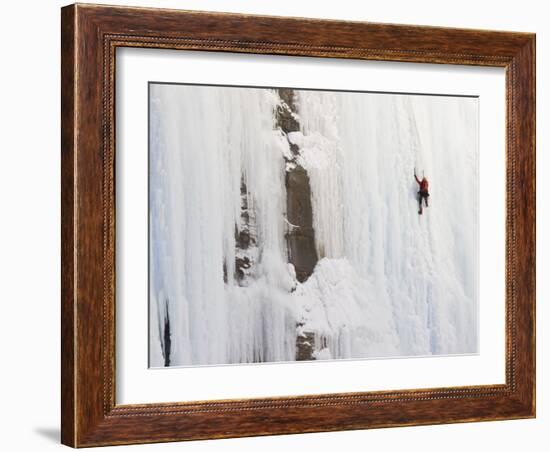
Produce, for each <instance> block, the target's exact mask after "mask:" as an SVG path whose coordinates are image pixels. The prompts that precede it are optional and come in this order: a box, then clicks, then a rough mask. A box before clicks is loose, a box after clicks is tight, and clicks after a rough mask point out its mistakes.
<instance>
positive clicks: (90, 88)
mask: <svg viewBox="0 0 550 452" xmlns="http://www.w3.org/2000/svg"><path fill="white" fill-rule="evenodd" d="M145 11H149V12H151V15H152V16H155V17H152V18H151V19H152V20H151V23H152V22H153V19H155V20H157V22H155V23H153V24H152V25H150V24H149V23H148V22H147V21H146V23H143V21H140V20H138V18H137V17H136V13H137V12H136V11H134V10H133V9H131V8H129V9H124V10H123V9H121V8H117V7H114V8H113V7H104V6H100V5H71V6H67V7H65V8H62V27H61V35H62V52H61V53H62V68H61V73H62V104H61V105H62V108H61V114H62V139H61V146H62V149H61V154H62V157H61V161H62V164H61V166H62V173H61V174H62V195H61V202H62V249H61V256H62V262H61V263H62V268H61V269H62V272H61V287H62V309H61V314H62V322H61V327H62V343H61V352H62V364H61V374H62V442H63V444H66V445H68V446H72V447H87V446H96V445H115V444H136V443H144V442H147V443H149V442H165V441H181V440H190V439H194V440H196V439H207V438H209V439H214V438H225V437H240V436H258V435H266V434H270V435H273V434H288V433H298V432H300V433H305V432H313V431H334V430H349V429H357V428H360V429H363V428H376V427H389V426H403V425H425V424H439V423H448V422H466V421H481V420H497V419H514V418H515V419H518V418H525V417H533V416H534V403H535V395H534V389H535V388H534V383H535V375H534V372H535V370H534V369H535V361H534V318H535V312H534V303H535V293H534V287H535V281H534V275H535V267H534V265H535V260H534V259H535V248H534V245H535V230H534V227H535V226H534V224H533V223H531V221H533V222H534V217H535V211H534V208H535V205H534V203H535V179H534V170H535V150H534V149H535V148H534V133H535V130H534V105H535V103H534V87H535V80H534V77H535V74H534V60H535V51H534V48H535V42H534V35H529V34H522V35H521V36H517V35H516V34H512V33H504V34H498V36H497V34H493V32H483V36H485V37H486V35H487V36H489V37H491V39H492V40H491V42H493V41H495V42H497V43H499V42H500V41H501V40H503V43H501V44H499V47H498V49H497V50H495V55H497V56H498V60H497V59H494V60H487V59H484V58H485V56H486V55H485V53H483V55H482V56H483V58H482V59H481V60H480V61H479V62H478V61H477V60H476V61H474V60H471V59H468V58H470V57H469V56H468V55H463V54H460V55H459V54H457V55H455V56H456V59H453V60H450V59H449V58H450V57H436V56H434V55H435V54H433V55H432V53H431V51H426V52H422V54H421V55H420V56H415V57H414V58H413V57H408V56H406V55H407V52H409V53H411V52H412V53H411V55H412V54H413V53H414V55H416V54H417V52H416V51H414V50H411V51H409V50H407V48H406V47H407V46H405V50H402V51H401V50H400V51H399V53H394V52H395V51H393V50H391V49H390V50H384V49H383V48H382V50H380V52H382V53H383V54H386V53H387V55H389V57H388V58H385V59H389V60H392V61H405V60H410V61H412V60H413V59H414V60H415V61H420V62H434V59H437V62H443V63H447V64H460V63H459V62H462V63H463V64H475V65H485V64H486V65H489V66H507V65H508V63H510V62H511V60H514V63H515V67H517V69H519V70H518V72H517V73H516V74H519V75H520V77H518V79H517V88H518V89H517V91H516V92H515V95H514V97H515V98H516V99H517V101H518V104H521V105H520V106H518V108H517V117H516V121H515V122H514V125H513V128H514V130H515V136H514V140H513V141H514V142H515V145H516V146H515V148H516V149H518V151H519V154H520V155H519V156H518V160H519V161H518V166H517V167H516V168H515V169H514V171H513V172H514V174H515V177H516V178H517V179H516V180H518V181H519V182H520V185H519V186H518V190H517V191H518V192H519V193H516V194H515V200H516V201H517V203H516V213H517V214H516V216H515V217H514V218H515V224H516V225H517V226H516V227H517V230H518V233H519V234H518V238H519V240H518V243H519V244H523V246H524V247H525V248H524V251H523V252H520V253H519V256H518V257H519V259H518V260H517V263H518V265H517V270H518V274H517V276H516V277H515V280H516V283H517V286H518V294H519V297H518V298H519V300H518V310H519V311H520V315H519V316H518V317H519V318H518V325H519V326H521V329H520V330H519V331H518V333H519V334H518V345H520V347H521V346H524V347H526V348H527V349H528V351H529V352H528V353H527V352H526V350H525V349H524V350H522V349H521V348H520V349H519V350H518V351H519V353H518V358H520V359H519V362H518V371H519V372H518V374H519V375H521V381H522V383H521V384H519V385H518V391H517V392H516V393H515V394H512V395H511V396H510V394H508V393H507V394H503V395H502V396H498V397H497V396H494V397H495V399H494V405H493V406H492V407H489V408H487V404H488V403H489V402H487V403H481V399H479V398H477V397H474V396H472V397H471V398H468V400H470V401H471V402H472V403H470V404H469V406H470V408H472V409H474V408H475V406H478V407H480V408H482V409H483V413H480V414H476V415H471V414H470V415H469V416H466V417H463V416H459V415H457V412H456V411H454V412H450V411H449V413H447V415H446V416H443V417H440V418H437V420H435V419H436V418H433V417H432V414H433V413H429V412H428V410H429V409H430V407H432V408H433V409H441V408H442V407H444V406H445V405H446V404H455V400H454V399H457V398H459V397H454V396H448V397H444V398H442V399H441V400H438V401H430V403H429V405H424V404H425V403H428V401H420V400H418V401H414V399H413V400H412V401H411V405H410V409H409V412H410V413H409V414H410V415H411V416H412V415H413V414H414V416H413V417H411V418H410V419H407V418H405V417H403V416H404V415H402V414H399V416H398V417H397V418H388V420H387V421H386V422H380V423H377V422H374V421H372V422H371V420H369V419H370V418H369V419H363V418H362V416H364V415H365V413H366V412H367V410H368V411H370V410H373V411H377V410H378V411H380V412H381V413H382V414H384V413H387V412H388V410H383V407H382V405H381V404H370V405H364V406H361V407H360V406H358V405H357V406H356V405H352V404H349V405H348V404H347V403H346V404H344V403H342V404H339V405H336V406H334V407H333V408H329V407H328V406H326V407H325V406H324V405H318V406H317V407H316V408H315V413H313V412H312V411H311V410H310V411H309V412H310V413H313V416H312V419H311V420H310V421H309V423H308V422H305V421H304V422H297V423H294V422H295V421H296V419H297V416H298V415H299V419H300V420H301V419H302V413H303V412H299V411H298V410H297V408H299V407H296V409H294V408H285V409H284V410H283V411H282V410H281V409H279V410H278V411H277V412H276V416H275V417H274V419H273V422H272V424H271V425H268V426H262V428H259V427H258V425H257V424H258V415H257V414H255V413H258V414H259V416H260V417H261V416H267V413H269V410H270V409H269V408H262V409H260V411H255V412H253V411H249V408H248V407H246V406H245V407H243V408H242V410H240V412H239V416H236V417H235V418H233V420H232V416H230V415H229V412H230V411H229V410H225V409H224V408H223V407H221V406H220V407H217V406H218V405H219V404H216V403H215V404H214V405H216V407H217V408H216V407H214V408H215V409H212V410H210V411H211V412H217V415H216V416H215V417H214V416H212V415H211V414H206V413H202V414H201V413H192V414H191V415H186V414H183V413H181V414H180V413H178V414H176V413H171V412H162V413H151V414H149V413H143V412H142V413H139V412H138V413H135V414H133V415H124V416H119V415H118V414H120V413H118V414H117V409H116V406H114V407H113V406H110V405H109V404H106V401H109V400H110V399H108V397H110V395H109V394H107V392H109V391H108V390H107V392H106V386H105V381H106V378H107V381H110V380H109V379H110V378H112V376H113V375H112V373H113V371H114V366H113V367H111V366H110V365H105V362H104V361H103V359H104V357H105V354H106V353H111V346H112V343H110V341H109V338H107V339H105V335H107V334H109V331H110V328H111V326H112V325H111V323H110V322H111V321H112V319H113V318H114V317H112V318H110V319H107V321H106V320H105V317H102V316H101V314H100V312H99V311H98V309H99V306H100V303H101V301H102V300H101V298H102V297H101V295H104V293H105V290H107V291H108V290H109V289H110V288H111V286H110V285H109V284H106V285H105V280H106V276H105V275H109V272H108V271H107V273H103V280H102V281H103V285H102V289H100V288H99V286H98V285H97V281H99V279H100V278H101V276H100V270H99V266H104V265H105V262H106V261H105V259H108V257H107V256H108V253H107V256H106V255H105V252H106V251H108V249H109V248H108V247H109V246H111V245H112V244H111V243H110V242H109V241H107V242H106V244H105V242H104V247H107V249H106V248H103V249H102V250H101V251H100V250H99V249H98V247H97V246H96V245H97V244H98V238H99V237H100V236H101V231H103V234H105V233H106V232H107V233H110V231H111V229H110V227H111V226H109V227H108V228H107V229H105V227H106V226H105V223H104V219H105V217H101V218H100V216H99V212H98V210H97V208H98V206H100V204H101V203H103V209H105V208H107V211H108V210H109V209H110V207H109V205H108V206H107V207H105V206H106V205H105V202H106V198H105V196H106V195H107V192H108V191H109V189H110V187H111V185H109V184H107V185H105V181H104V182H103V183H102V182H99V184H101V187H100V186H99V185H98V181H100V180H101V179H102V177H101V176H102V175H103V177H105V174H106V173H105V172H104V171H105V165H109V164H112V162H107V161H106V160H105V157H106V156H105V155H104V154H103V153H102V152H99V151H100V150H102V149H104V148H102V147H101V146H100V144H101V137H100V136H99V135H100V134H101V132H99V131H100V130H103V134H104V136H103V139H104V141H105V139H106V138H107V135H108V134H107V131H109V127H108V126H105V124H104V123H103V122H102V121H103V120H104V119H105V114H106V112H107V111H108V110H107V109H106V104H105V97H104V94H103V97H102V94H101V89H100V86H101V84H102V80H103V83H104V82H105V80H104V78H103V77H104V75H100V74H103V71H98V68H99V67H103V66H102V65H105V64H107V67H109V64H108V61H106V60H105V57H106V55H105V47H103V45H102V44H103V43H104V38H105V37H106V36H107V35H108V34H109V32H111V31H112V30H115V31H118V30H121V33H130V32H131V33H130V34H133V33H136V34H138V33H143V32H145V34H146V35H147V34H148V33H152V32H151V30H156V29H159V30H161V29H162V33H165V34H166V33H169V32H170V30H172V33H173V34H174V35H175V36H182V35H181V33H182V32H181V30H180V28H179V27H178V28H176V25H178V23H174V22H173V21H171V20H169V19H171V18H170V17H168V18H167V17H166V15H165V14H163V15H161V13H160V11H159V10H153V9H149V10H147V9H145ZM140 12H141V11H140ZM164 12H165V13H166V10H164ZM129 13H130V14H129ZM206 14H207V15H208V18H209V19H208V18H207V19H208V20H211V19H212V17H211V16H212V14H209V13H206ZM138 16H139V15H138ZM178 17H180V16H179V15H178ZM181 17H183V16H181ZM224 17H226V16H225V15H224V14H216V19H218V18H219V19H222V18H224ZM251 17H255V16H251ZM199 19H200V17H199ZM265 20H266V21H267V20H268V19H267V18H266V19H265ZM278 20H280V19H278ZM295 20H296V21H298V20H299V19H295ZM176 22H178V21H176ZM197 22H198V24H197V23H195V22H194V21H193V22H189V21H187V22H185V23H187V25H188V26H189V27H190V31H189V32H190V33H191V32H197V33H199V35H200V36H199V38H200V39H199V41H201V40H202V41H207V39H206V37H205V36H203V35H204V34H205V33H206V31H205V30H204V28H200V25H201V23H202V22H204V21H202V22H201V20H197ZM237 22H238V21H237ZM281 22H283V21H282V20H281ZM207 23H209V22H208V21H207ZM322 23H323V21H322V20H320V21H319V24H322ZM287 25H288V24H287ZM340 25H342V26H344V25H345V23H344V22H342V23H340ZM371 26H372V27H380V28H382V29H383V30H386V31H387V29H388V28H391V27H389V26H388V25H384V24H380V25H371ZM164 27H166V31H165V28H164ZM354 27H359V25H354ZM395 28H399V30H402V31H403V32H406V31H408V30H409V29H410V28H411V27H408V26H396V27H395ZM399 30H394V31H393V32H392V33H393V34H399V33H398V31H399ZM352 31H353V30H352ZM375 31H377V36H378V37H377V38H376V40H377V41H378V42H379V41H380V40H381V39H386V37H387V36H385V35H384V33H382V34H381V32H380V30H375ZM390 31H391V30H390ZM443 31H444V30H443ZM443 31H442V30H440V33H442V32H443ZM452 31H453V30H450V32H452ZM455 32H456V33H457V34H459V35H464V36H463V39H462V40H463V41H464V42H465V44H460V43H459V44H460V45H458V48H460V47H461V46H462V47H464V46H466V45H467V43H468V39H466V38H468V36H470V34H471V33H470V32H466V31H464V30H455ZM162 33H161V34H162ZM262 33H263V32H262ZM265 33H267V32H265ZM392 33H390V35H391V34H392ZM235 34H236V35H237V36H242V34H240V32H237V31H235ZM357 34H359V33H357ZM361 34H364V33H363V32H361ZM183 36H184V38H185V35H183ZM201 36H202V37H201ZM261 37H262V34H261V33H260V38H261ZM497 38H498V39H497ZM504 38H507V39H504ZM152 39H153V40H156V41H159V40H161V39H163V38H161V37H158V36H157V37H152ZM476 39H477V41H475V40H474V42H479V41H480V39H481V37H480V36H478V37H476ZM376 40H375V41H376ZM163 42H164V41H163ZM220 42H226V41H223V39H222V41H220ZM227 42H230V43H231V45H230V46H228V47H227V48H223V49H217V51H229V52H240V51H245V52H248V51H250V50H251V49H249V48H248V47H246V46H245V45H243V46H242V47H239V45H238V42H237V41H236V42H233V41H227ZM310 43H314V41H313V39H310ZM265 44H266V45H267V47H266V49H267V51H264V50H262V52H260V53H270V52H271V50H270V49H272V48H275V49H276V50H277V52H276V53H279V50H281V49H282V50H281V53H283V54H286V53H287V51H288V49H286V48H285V45H286V44H285V42H282V43H281V42H279V43H277V42H267V43H265ZM171 45H172V44H170V46H171ZM468 45H470V44H468ZM201 46H202V45H201ZM280 46H282V47H280ZM159 47H160V46H159ZM213 47H216V48H217V45H215V46H213ZM305 47H312V48H314V47H315V46H310V45H307V44H306V45H305ZM455 47H456V46H455ZM400 48H401V47H400ZM285 49H286V50H285ZM342 49H343V50H341V49H340V48H338V49H336V50H335V49H332V50H331V49H329V51H328V52H329V53H330V54H333V53H334V54H340V53H341V54H342V55H346V56H343V57H344V58H354V57H359V58H360V59H376V58H373V57H367V55H366V54H365V55H363V54H359V53H358V54H357V55H356V54H355V51H356V50H357V49H358V48H357V49H356V48H355V47H354V45H352V46H351V47H350V49H351V50H350V52H351V53H350V54H348V53H347V52H348V50H349V49H348V48H342ZM357 51H358V50H357ZM312 52H313V51H312ZM252 53H256V52H255V51H252ZM310 53H311V52H309V51H306V50H304V49H303V48H300V49H299V50H298V51H297V54H305V55H309V54H310ZM447 53H448V54H449V55H450V54H451V53H452V52H451V49H446V50H445V51H444V53H443V54H444V55H446V54H447ZM352 54H353V55H352ZM354 55H355V56H354ZM512 55H513V56H512ZM495 58H496V57H495ZM105 69H106V68H105V67H103V70H105ZM514 81H516V79H515V77H514ZM108 104H109V103H108ZM520 107H521V108H520ZM109 108H110V107H109ZM79 114H82V119H83V120H82V121H80V118H79ZM84 118H85V119H84ZM100 167H101V168H100ZM113 183H114V180H113ZM106 191H107V192H106ZM519 201H522V202H525V204H524V205H520V206H518V205H517V204H521V203H519ZM104 211H105V210H104ZM113 215H114V212H113ZM102 221H103V222H102ZM103 237H105V235H103ZM98 265H99V266H98ZM113 271H114V269H113ZM109 303H110V301H109ZM109 303H107V306H108V307H109V306H110V305H109ZM98 335H100V337H98ZM531 347H532V349H531ZM111 358H112V357H111ZM486 400H489V399H486ZM477 402H479V403H477ZM491 403H493V402H491ZM386 406H389V405H386ZM398 406H399V405H398ZM303 408H307V407H306V406H303ZM312 408H313V406H312ZM472 409H471V410H470V412H472V413H473V411H472ZM489 409H491V411H488V410H489ZM415 410H417V412H418V413H420V414H423V419H420V420H419V418H418V417H417V416H416V414H415V413H414V411H415ZM329 411H331V412H329ZM352 411H353V412H352ZM337 419H339V420H338V421H337V422H340V421H342V422H340V423H339V424H338V423H335V420H337ZM412 419H414V420H412ZM227 421H229V422H227ZM228 424H229V425H228ZM232 427H233V428H234V430H231V428H232ZM163 431H168V433H166V434H162V432H163Z"/></svg>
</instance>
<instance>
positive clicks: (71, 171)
mask: <svg viewBox="0 0 550 452" xmlns="http://www.w3.org/2000/svg"><path fill="white" fill-rule="evenodd" d="M76 19H77V17H76V6H75V5H69V6H65V7H63V8H61V176H62V177H61V443H62V444H65V445H67V446H72V447H76V445H77V427H76V420H77V413H76V389H77V387H76V386H77V385H76V366H75V364H76V306H75V303H76V294H75V281H76V267H75V265H76V259H75V253H76V240H75V232H76V228H75V218H76V215H75V210H76V209H75V187H76V185H75V182H76V174H75V173H76V165H75V164H76V155H75V148H76V115H77V106H76V28H77V27H76Z"/></svg>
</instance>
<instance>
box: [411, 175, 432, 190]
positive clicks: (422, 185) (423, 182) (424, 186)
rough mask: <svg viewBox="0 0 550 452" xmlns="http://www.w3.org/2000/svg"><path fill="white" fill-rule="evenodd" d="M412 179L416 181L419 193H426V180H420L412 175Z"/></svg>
mask: <svg viewBox="0 0 550 452" xmlns="http://www.w3.org/2000/svg"><path fill="white" fill-rule="evenodd" d="M414 178H415V179H416V182H418V185H420V191H426V192H427V191H428V185H429V184H428V179H426V178H425V177H424V178H423V179H422V180H420V179H419V178H418V177H416V174H415V175H414Z"/></svg>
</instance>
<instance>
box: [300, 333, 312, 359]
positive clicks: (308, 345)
mask: <svg viewBox="0 0 550 452" xmlns="http://www.w3.org/2000/svg"><path fill="white" fill-rule="evenodd" d="M314 344H315V336H314V334H313V333H309V332H306V333H302V334H299V335H298V336H297V337H296V361H311V360H312V359H315V358H313V345H314Z"/></svg>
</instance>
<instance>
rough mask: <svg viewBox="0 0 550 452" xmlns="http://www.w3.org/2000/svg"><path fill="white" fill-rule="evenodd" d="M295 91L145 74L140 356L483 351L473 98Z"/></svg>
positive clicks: (193, 360)
mask: <svg viewBox="0 0 550 452" xmlns="http://www.w3.org/2000/svg"><path fill="white" fill-rule="evenodd" d="M289 92H290V94H288V93H286V94H285V93H282V92H281V91H280V90H277V89H259V88H258V89H256V88H237V87H213V86H193V85H167V84H152V85H151V87H150V150H149V153H150V155H149V168H150V169H149V171H150V176H149V177H150V181H149V184H150V188H149V206H150V209H149V215H150V219H149V224H150V227H149V246H150V253H149V254H150V261H149V275H150V278H149V280H150V282H149V309H150V315H149V319H150V325H149V335H150V336H149V356H150V366H152V367H162V366H181V365H203V364H229V363H252V362H272V361H294V360H296V359H304V355H303V352H304V350H306V355H307V356H306V359H336V358H372V357H390V356H421V355H432V354H464V353H475V352H477V351H478V331H477V298H478V267H477V266H478V243H477V241H478V186H477V183H478V182H477V181H478V167H477V165H478V160H477V154H478V144H477V143H478V141H477V140H478V136H477V135H478V131H477V127H478V126H477V124H478V123H477V121H478V111H477V109H478V103H477V99H476V98H461V97H444V96H422V95H392V94H377V93H348V92H328V91H308V90H289ZM283 94H285V95H283ZM288 95H290V96H291V97H292V99H291V101H292V102H291V101H290V100H289V99H288V98H287V97H285V96H288ZM285 115H286V116H285ZM285 121H286V122H285ZM288 121H291V122H292V124H290V125H289V124H288ZM415 167H416V168H417V171H418V172H419V173H420V175H421V174H422V171H424V172H425V174H426V176H427V177H428V178H429V180H430V193H431V196H430V207H429V208H428V209H425V212H424V214H423V215H418V212H417V206H418V204H417V198H416V192H417V190H418V186H417V184H416V182H415V180H414V178H413V169H414V168H415ZM296 168H299V169H301V170H302V169H303V170H305V171H302V172H301V173H300V177H302V181H305V184H306V185H307V187H306V188H308V190H310V195H309V192H307V194H308V196H309V197H310V204H311V207H310V209H311V214H312V219H311V222H312V230H313V233H312V238H313V241H314V249H313V251H312V252H313V254H314V255H315V254H316V256H315V258H316V263H315V265H314V269H313V271H312V273H311V274H309V275H308V276H307V279H305V280H303V278H302V279H300V278H297V276H296V268H295V265H293V262H294V260H293V258H292V257H291V256H290V255H291V253H290V248H289V237H290V236H292V234H294V233H296V231H298V233H300V231H299V228H300V227H299V226H297V225H296V224H294V223H293V222H292V221H289V216H288V215H287V214H288V213H289V212H288V206H289V205H290V204H289V196H291V193H290V191H289V190H290V189H288V187H289V182H288V180H289V179H288V177H289V174H291V172H292V171H294V170H295V169H296ZM308 199H309V198H308ZM298 238H299V239H300V240H301V238H300V237H298ZM300 281H302V282H300ZM298 344H301V345H298ZM304 344H306V345H305V346H306V347H309V348H307V349H302V351H301V352H300V350H298V348H300V347H304ZM299 352H300V353H299Z"/></svg>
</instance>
